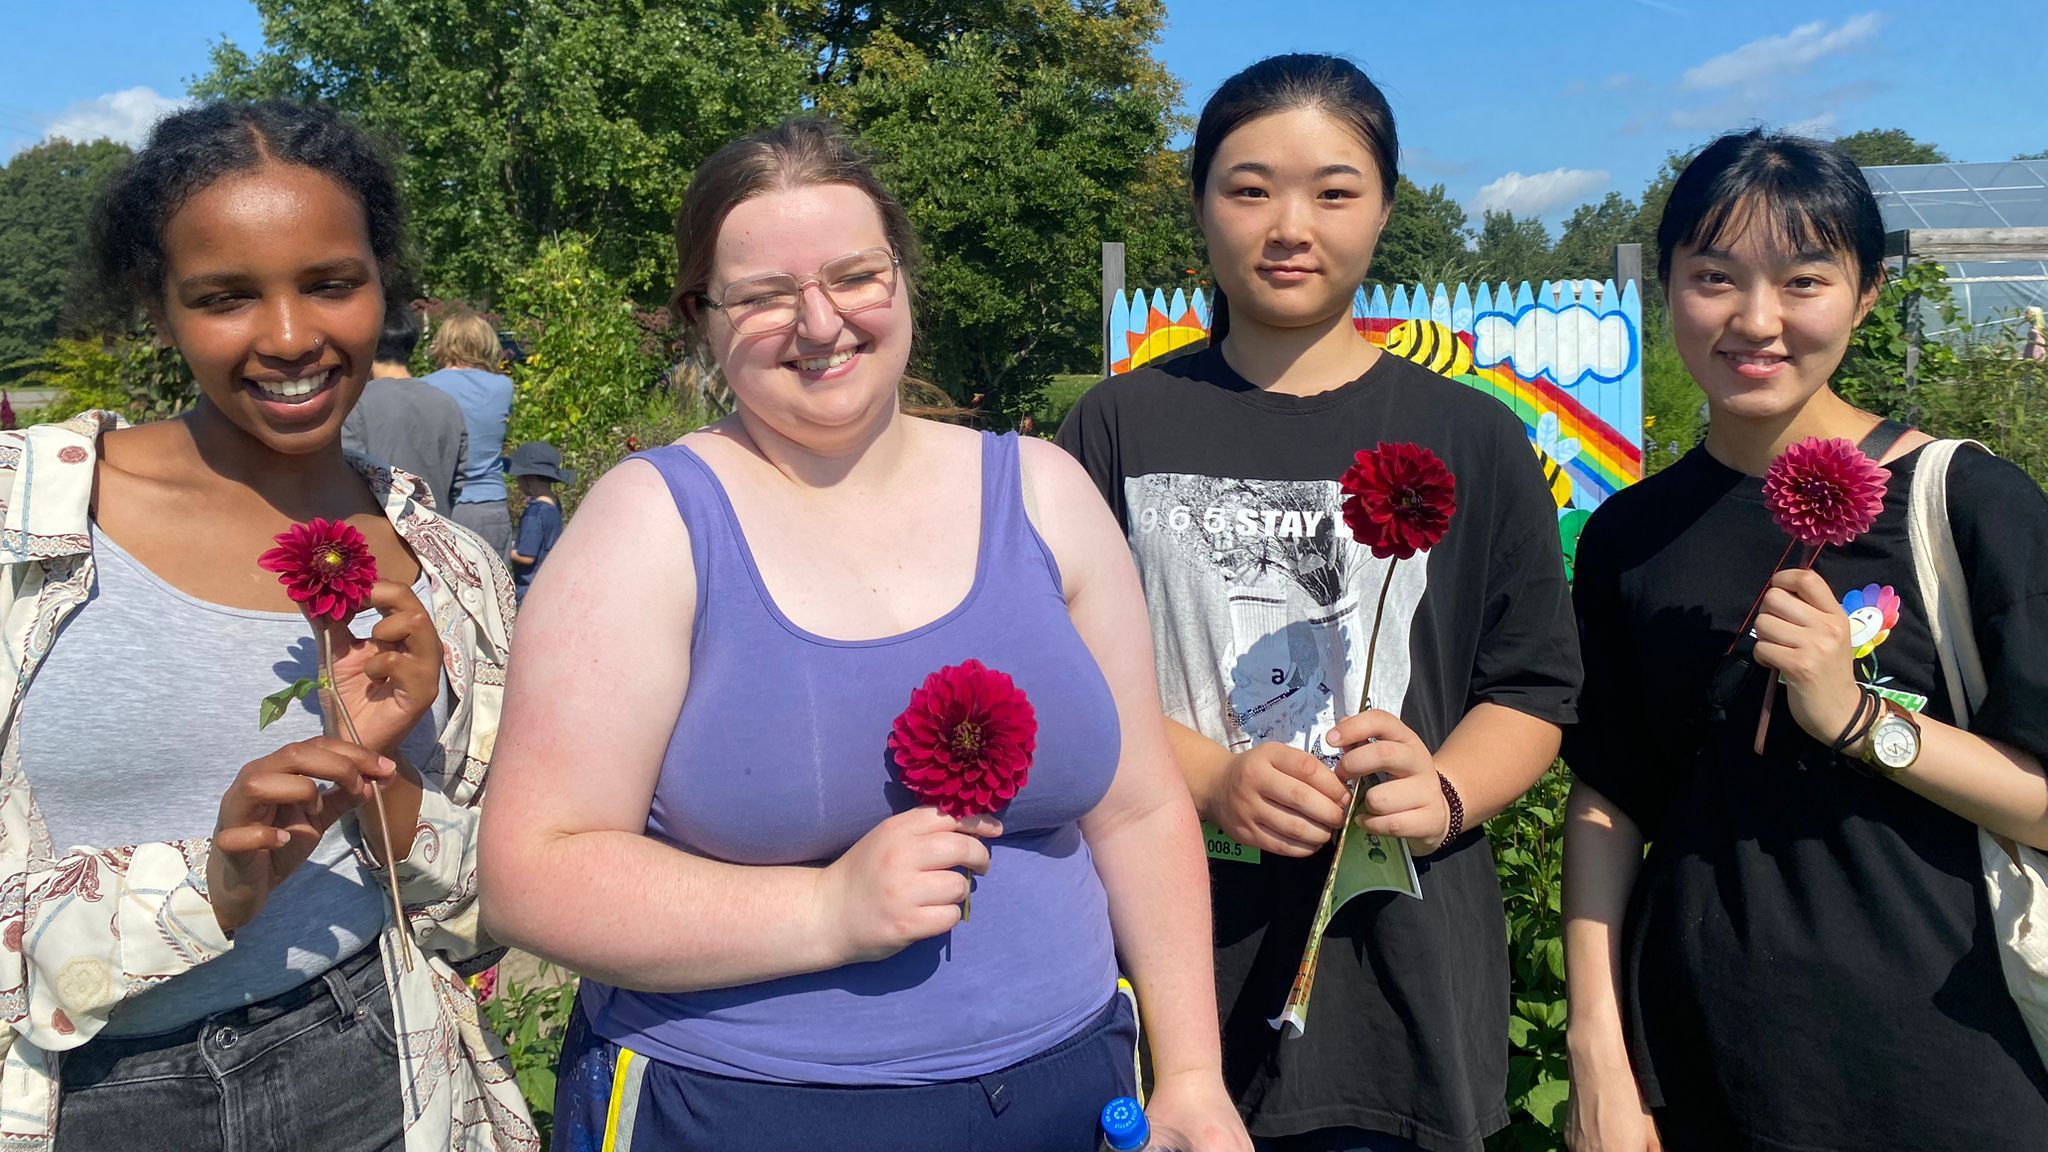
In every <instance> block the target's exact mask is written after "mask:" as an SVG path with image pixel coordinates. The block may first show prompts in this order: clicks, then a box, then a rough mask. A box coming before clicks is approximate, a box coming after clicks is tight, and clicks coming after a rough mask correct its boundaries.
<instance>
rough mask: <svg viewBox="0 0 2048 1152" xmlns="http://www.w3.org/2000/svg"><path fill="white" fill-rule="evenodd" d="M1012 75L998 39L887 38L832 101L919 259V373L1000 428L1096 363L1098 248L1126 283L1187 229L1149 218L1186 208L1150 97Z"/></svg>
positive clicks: (1045, 69)
mask: <svg viewBox="0 0 2048 1152" xmlns="http://www.w3.org/2000/svg"><path fill="white" fill-rule="evenodd" d="M1145 47H1146V45H1145V44H1142V43H1141V44H1138V45H1135V46H1134V48H1135V49H1136V50H1137V53H1138V54H1139V55H1143V49H1144V48H1145ZM1147 58H1148V59H1149V57H1147ZM1014 65H1015V55H1014V53H1013V52H1012V51H1011V50H1010V49H1008V48H1006V47H1005V46H1004V44H1003V42H1002V41H1001V39H1000V38H991V37H985V36H982V35H979V34H973V35H967V36H962V37H959V38H957V39H954V40H952V41H949V42H947V44H946V45H944V48H943V50H942V51H941V52H940V53H939V54H938V55H936V56H934V55H928V54H927V53H925V52H924V51H922V50H920V49H919V48H917V47H916V46H914V45H912V44H910V43H909V42H907V41H904V40H900V39H897V38H895V37H894V36H892V35H890V34H889V33H887V32H886V31H885V32H883V33H880V34H878V35H877V36H876V37H875V38H874V39H873V40H872V41H870V43H869V44H868V46H867V47H866V48H865V49H864V50H863V52H862V60H861V78H860V79H859V80H858V81H857V82H856V83H855V84H854V85H853V86H852V87H851V88H849V89H847V90H846V91H844V92H843V93H840V94H839V95H838V96H837V97H836V99H835V106H836V108H837V109H838V110H839V111H840V112H841V113H842V114H843V115H844V116H845V118H846V119H847V120H848V121H849V122H850V123H851V124H852V125H853V126H855V127H856V128H857V129H858V130H859V132H860V134H861V136H862V138H863V139H864V140H865V141H866V142H867V144H868V145H869V146H870V147H871V148H872V149H873V150H874V151H875V152H876V153H877V154H878V155H879V156H880V158H881V164H880V167H881V175H882V178H883V180H884V182H885V183H887V184H888V185H889V187H890V188H891V189H892V190H893V191H894V192H895V193H896V195H897V196H898V197H899V198H900V199H901V200H902V201H903V203H904V205H905V207H906V208H907V209H908V210H909V212H910V214H911V217H912V219H913V221H914V222H915V223H916V225H917V229H918V234H919V236H920V238H921V239H922V240H923V241H924V244H925V247H926V250H927V256H928V257H929V258H928V259H927V261H926V266H925V269H924V273H923V276H922V279H921V283H920V285H919V291H920V295H921V297H922V307H921V311H920V317H921V325H922V328H923V333H924V336H925V344H924V352H923V355H922V356H921V358H920V359H921V365H920V366H921V367H922V368H923V369H924V371H925V372H926V374H927V375H929V376H930V377H931V379H932V380H933V382H934V383H936V384H938V385H940V386H941V387H943V388H945V389H946V390H947V391H949V392H951V393H952V394H953V395H954V396H956V397H967V396H971V395H973V394H974V393H982V394H983V395H984V397H985V401H984V402H985V404H986V405H987V406H988V407H989V408H991V409H992V410H994V411H997V412H1002V413H1006V414H1008V413H1015V412H1017V411H1021V410H1024V409H1026V408H1027V407H1028V406H1029V404H1030V403H1031V401H1032V399H1033V398H1034V396H1035V394H1036V393H1037V392H1038V391H1039V390H1040V389H1041V388H1042V387H1043V386H1044V384H1045V383H1046V381H1048V380H1049V379H1050V378H1051V377H1052V376H1053V374H1055V373H1058V372H1063V371H1068V370H1070V369H1072V368H1074V367H1082V366H1091V365H1093V364H1094V363H1095V362H1096V358H1097V356H1098V354H1099V348H1098V344H1099V340H1100V336H1099V334H1098V326H1097V316H1098V315H1099V312H1100V308H1101V305H1100V279H1099V274H1098V271H1097V268H1098V262H1099V257H1100V244H1101V242H1102V241H1103V240H1106V239H1115V238H1124V239H1125V240H1126V242H1127V243H1131V244H1133V245H1134V246H1136V247H1138V248H1139V251H1138V252H1137V253H1136V254H1135V255H1134V256H1133V258H1132V259H1131V264H1132V265H1133V267H1137V268H1145V267H1148V266H1151V265H1152V264H1153V263H1155V262H1156V259H1157V258H1156V257H1151V256H1148V255H1147V254H1146V252H1145V250H1144V249H1145V247H1146V246H1147V245H1148V244H1156V245H1160V246H1168V247H1170V246H1171V245H1172V244H1178V245H1179V246H1180V247H1179V248H1176V249H1173V251H1174V252H1176V253H1178V252H1184V251H1186V250H1187V243H1188V242H1187V240H1186V238H1185V237H1186V233H1185V229H1184V227H1176V228H1174V229H1173V230H1174V231H1175V232H1177V233H1179V237H1180V238H1179V239H1174V240H1168V239H1164V238H1162V237H1163V233H1164V232H1165V229H1162V227H1161V223H1162V222H1161V221H1160V220H1159V219H1158V216H1159V213H1158V211H1157V209H1158V208H1159V207H1160V206H1161V205H1162V203H1165V202H1170V201H1172V200H1174V199H1179V200H1180V201H1182V202H1184V201H1185V194H1184V193H1181V192H1177V191H1175V190H1174V184H1175V183H1177V181H1169V180H1168V178H1167V174H1166V172H1165V170H1164V168H1163V166H1162V165H1161V164H1160V163H1159V162H1158V160H1157V158H1158V157H1159V156H1160V155H1161V154H1162V153H1163V152H1164V148H1165V134H1166V130H1167V129H1166V124H1167V119H1166V113H1167V111H1168V107H1169V106H1167V105H1164V104H1163V103H1162V100H1161V93H1162V91H1163V89H1162V88H1161V87H1160V86H1159V85H1156V84H1136V83H1134V84H1128V85H1123V86H1116V87H1109V86H1105V85H1104V84H1103V83H1101V78H1100V77H1090V76H1083V75H1079V74H1077V73H1076V72H1074V71H1073V70H1070V69H1068V68H1066V67H1063V66H1058V65H1054V64H1042V65H1039V66H1035V67H1031V68H1028V69H1022V70H1020V69H1018V68H1017V67H1015V66H1014ZM1182 211H1183V212H1184V211H1185V209H1182ZM1181 219H1182V220H1184V219H1185V218H1184V217H1182V218H1181ZM1189 267H1193V265H1189Z"/></svg>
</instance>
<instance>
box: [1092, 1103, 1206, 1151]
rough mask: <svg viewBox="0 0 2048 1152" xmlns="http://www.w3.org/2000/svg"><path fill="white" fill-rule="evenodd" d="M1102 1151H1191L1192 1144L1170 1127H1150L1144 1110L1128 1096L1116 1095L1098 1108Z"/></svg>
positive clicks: (1192, 1148)
mask: <svg viewBox="0 0 2048 1152" xmlns="http://www.w3.org/2000/svg"><path fill="white" fill-rule="evenodd" d="M1102 1147H1103V1149H1104V1152H1193V1150H1194V1145H1192V1144H1190V1143H1188V1142H1187V1141H1186V1140H1183V1139H1181V1137H1180V1134H1179V1133H1176V1132H1174V1131H1173V1130H1172V1129H1170V1128H1154V1127H1153V1126H1152V1125H1151V1124H1149V1123H1147V1122H1146V1120H1145V1110H1144V1109H1143V1108H1141V1107H1139V1106H1138V1102H1137V1101H1136V1100H1133V1099H1131V1098H1130V1097H1129V1096H1119V1097H1117V1098H1116V1099H1114V1100H1111V1101H1110V1102H1109V1103H1108V1104H1105V1105H1103V1107H1102Z"/></svg>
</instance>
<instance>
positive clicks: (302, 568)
mask: <svg viewBox="0 0 2048 1152" xmlns="http://www.w3.org/2000/svg"><path fill="white" fill-rule="evenodd" d="M256 566H257V567H259V568H261V569H263V570H264V571H266V572H275V573H277V582H278V583H280V584H282V585H284V590H285V592H286V593H287V594H288V595H290V596H291V598H292V599H293V600H294V601H296V602H297V603H298V604H299V606H300V607H301V608H304V609H305V611H306V615H308V616H325V617H327V618H328V619H330V620H334V621H337V622H339V621H342V620H346V619H348V618H349V617H350V616H353V615H355V614H356V612H357V611H358V610H360V609H361V608H362V606H363V605H364V604H365V603H367V602H368V601H369V599H370V586H371V585H373V584H375V583H376V582H377V558H376V557H375V556H372V555H370V542H369V541H368V540H365V539H363V534H362V533H361V532H358V531H356V529H355V526H354V525H352V524H349V523H347V522H345V521H341V520H323V519H321V518H320V517H318V516H315V517H313V519H312V520H311V521H310V522H308V523H305V524H294V525H292V526H291V527H290V528H289V529H287V530H285V531H283V532H280V533H278V534H277V547H275V548H272V549H271V550H270V551H268V552H265V553H264V554H263V555H262V556H261V557H260V558H259V559H258V560H257V561H256Z"/></svg>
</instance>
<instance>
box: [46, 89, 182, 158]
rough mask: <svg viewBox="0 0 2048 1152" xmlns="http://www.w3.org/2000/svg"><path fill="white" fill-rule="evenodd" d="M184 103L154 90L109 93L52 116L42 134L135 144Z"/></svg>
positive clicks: (83, 101) (67, 138)
mask: <svg viewBox="0 0 2048 1152" xmlns="http://www.w3.org/2000/svg"><path fill="white" fill-rule="evenodd" d="M187 103H189V101H187V100H184V99H182V98H179V97H173V96H165V95H163V94H161V93H159V92H158V91H157V90H156V89H154V88H128V89H124V90H122V91H120V92H109V93H107V94H105V95H103V96H95V97H93V98H92V99H90V100H81V101H79V102H78V103H76V104H73V105H72V106H71V107H69V108H66V109H64V110H63V111H62V112H59V113H57V114H56V115H55V116H52V117H51V118H50V120H49V122H48V123H47V124H46V125H44V128H43V135H44V136H45V137H50V136H62V137H63V138H65V139H66V140H74V141H79V142H84V141H87V140H98V139H100V138H101V137H105V138H107V139H110V140H118V141H120V142H121V143H123V144H139V143H141V142H142V138H143V137H144V136H146V135H148V134H149V129H150V126H151V125H153V124H155V123H156V122H157V121H158V120H160V119H162V118H163V117H164V115H165V114H166V113H169V112H174V111H176V110H177V109H179V108H182V107H184V106H185V105H186V104H187Z"/></svg>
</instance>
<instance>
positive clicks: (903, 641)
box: [582, 433, 1120, 1085]
mask: <svg viewBox="0 0 2048 1152" xmlns="http://www.w3.org/2000/svg"><path fill="white" fill-rule="evenodd" d="M639 458H640V459H643V460H645V461H647V462H648V463H650V464H652V465H654V467H655V468H657V469H659V470H660V472H661V475H662V477H663V478H664V479H665V480H666V481H667V482H668V486H669V491H670V492H671V493H672V494H673V495H674V496H675V501H676V507H677V508H678V510H679V511H680V512H681V513H682V517H683V522H684V523H685V524H686V525H687V526H688V528H689V532H690V549H691V552H692V553H693V554H694V558H695V562H696V569H697V613H696V624H695V631H694V635H693V638H692V643H691V650H690V687H689V692H688V694H687V696H686V698H685V699H684V701H683V707H682V711H681V713H680V715H678V717H677V718H676V727H675V732H674V734H673V735H672V736H671V737H670V738H669V745H668V752H667V754H666V755H665V756H664V757H663V759H662V766H661V776H660V778H659V780H658V781H657V782H656V784H655V788H654V803H653V806H652V809H651V811H650V812H649V813H648V817H647V833H648V835H650V836H653V837H655V838H656V839H660V840H664V841H667V842H669V843H671V844H674V845H676V846H678V847H681V848H684V849H687V850H688V851H691V852H695V853H698V854H699V855H703V856H708V857H711V858H713V859H717V860H724V861H728V862H731V863H736V864H754V865H775V864H813V863H825V862H829V861H831V860H833V859H836V858H837V857H838V856H839V855H840V854H841V853H843V852H845V851H846V850H847V849H848V848H850V847H852V846H853V844H854V842H855V841H857V840H859V839H860V838H861V837H862V836H863V835H865V834H866V833H867V832H868V831H869V830H870V829H872V828H873V827H874V826H875V825H876V824H879V823H881V822H882V820H884V819H885V818H887V817H888V816H890V815H891V814H893V813H896V812H902V811H906V810H908V809H909V808H911V807H914V806H915V801H914V800H913V799H912V797H911V796H910V794H909V793H908V792H907V791H905V790H904V788H903V787H902V786H901V785H900V784H898V783H897V782H896V776H895V772H894V769H893V765H892V764H891V762H890V760H889V754H888V748H887V741H888V736H889V728H890V725H891V724H892V723H893V722H894V720H895V719H896V716H897V714H898V713H899V712H901V711H902V710H903V708H904V706H905V705H906V704H908V703H909V702H910V693H911V690H912V689H913V688H915V687H917V686H918V685H919V684H921V683H923V682H924V678H925V677H926V676H927V675H929V674H930V673H932V672H934V671H937V670H938V669H939V668H941V667H944V666H946V665H949V664H958V663H960V662H961V661H963V660H967V659H970V658H973V659H979V660H980V661H982V662H983V663H984V664H987V665H988V666H990V667H991V668H996V669H999V670H1001V671H1003V672H1006V673H1008V674H1009V675H1010V676H1011V677H1013V678H1014V679H1015V680H1016V682H1017V685H1018V686H1019V687H1020V688H1022V689H1023V690H1024V692H1025V693H1026V694H1027V695H1028V696H1029V697H1030V698H1031V702H1032V705H1033V707H1034V708H1035V709H1036V711H1037V714H1038V723H1039V729H1038V751H1037V754H1036V756H1035V758H1034V759H1033V761H1032V765H1031V778H1030V782H1029V783H1028V784H1027V785H1026V786H1025V788H1024V790H1023V791H1022V792H1021V793H1019V794H1018V796H1017V798H1016V799H1015V800H1014V801H1013V802H1012V803H1011V804H1010V806H1009V807H1008V808H1007V809H1005V810H1004V811H1003V812H1001V813H1000V814H999V815H1000V818H1001V820H1002V821H1003V831H1004V835H1003V836H1002V838H1001V839H999V840H996V841H994V842H992V843H991V844H990V846H989V849H990V853H989V854H990V867H989V874H988V875H987V876H986V877H982V878H981V879H979V880H978V881H977V883H976V885H975V891H974V919H973V920H972V921H970V922H969V923H967V924H964V925H961V926H960V927H957V928H955V929H954V930H953V931H952V932H950V933H947V934H946V935H943V936H938V937H935V938H933V939H930V940H925V941H921V942H919V943H916V944H913V945H911V946H910V947H908V948H906V949H904V950H903V951H901V952H899V953H897V954H896V955H894V956H891V957H889V958H888V959H885V960H878V961H874V962H871V963H865V964H853V965H848V966H846V967H842V968H837V969H834V970H832V971H829V972H817V973H812V974H809V975H804V976H791V977H787V978H784V979H779V980H768V981H763V982H761V983H757V984H750V985H746V986H743V987H739V988H721V989H712V990H708V991H701V992H685V993H674V994H656V993H648V992H635V991H629V990H626V989H622V988H615V987H612V986H609V985H604V984H599V983H596V982H595V981H589V980H586V981H584V984H583V994H582V995H583V1000H582V1003H583V1007H584V1010H585V1012H586V1013H587V1014H588V1016H589V1018H590V1021H591V1026H592V1028H593V1030H594V1031H596V1033H597V1034H598V1035H600V1036H603V1037H605V1038H606V1039H608V1040H611V1041H613V1042H614V1043H617V1044H620V1045H623V1046H625V1047H627V1048H630V1049H632V1050H634V1051H636V1052H639V1053H641V1054H643V1055H646V1056H652V1057H654V1058H655V1059H658V1060H663V1061H667V1062H669V1063H672V1064H677V1065H680V1066H682V1067H685V1068H692V1069H696V1070H698V1071H702V1072H712V1073H717V1074H720V1075H726V1076H735V1077H740V1078H744V1079H751V1080H771V1081H783V1082H793V1083H810V1084H840V1085H881V1084H920V1083H933V1082H937V1081H942V1080H957V1079H963V1078H966V1077H971V1076H979V1075H983V1074H985V1073H988V1072H993V1071H996V1070H997V1069H1000V1068H1005V1067H1008V1066H1009V1065H1011V1064H1015V1063H1017V1062H1018V1061H1020V1060H1023V1059H1025V1058H1027V1057H1029V1056H1032V1055H1034V1054H1036V1053H1038V1052H1041V1051H1043V1050H1044V1049H1046V1048H1048V1047H1050V1046H1052V1045H1054V1044H1056V1043H1058V1042H1059V1041H1061V1040H1063V1039H1065V1038H1066V1037H1068V1036H1070V1035H1072V1034H1073V1033H1074V1032H1076V1031H1078V1030H1079V1029H1080V1028H1081V1026H1082V1025H1084V1024H1085V1023H1086V1022H1087V1021H1088V1020H1089V1019H1090V1018H1092V1017H1093V1016H1094V1015H1095V1014H1096V1013H1097V1012H1099V1011H1100V1010H1101V1009H1102V1006H1103V1005H1104V1004H1106V1003H1107V1002H1108V1000H1109V998H1110V996H1111V995H1113V994H1114V992H1115V984H1116V976H1117V969H1116V957H1115V950H1114V947H1113V945H1112V942H1111V939H1110V928H1109V908H1108V898H1107V896H1106V895H1105V893H1104V892H1103V888H1102V881H1101V880H1100V878H1098V877H1097V876H1096V874H1095V865H1094V861H1093V859H1092V858H1091V857H1090V855H1089V852H1088V845H1087V843H1086V842H1085V841H1084V840H1083V839H1082V838H1081V831H1080V828H1079V826H1078V825H1077V823H1076V822H1077V821H1078V820H1079V819H1080V818H1081V817H1082V816H1084V815H1086V814H1087V813H1088V812H1089V811H1090V810H1091V809H1093V808H1094V807H1095V805H1096V804H1097V803H1099V802H1100V801H1101V799H1102V797H1103V795H1104V794H1105V793H1106V792H1107V791H1108V790H1109V784H1110V780H1111V778H1112V777H1113V776H1114V775H1115V773H1116V765H1117V758H1118V753H1119V745H1120V731H1119V728H1118V723H1117V715H1116V704H1115V701H1114V700H1113V699H1112V697H1111V696H1110V693H1109V686H1108V684H1107V683H1105V682H1104V680H1103V677H1102V672H1101V669H1100V668H1098V667H1097V666H1096V663H1095V659H1094V657H1093V656H1092V655H1091V654H1090V653H1089V651H1088V648H1087V646H1086V645H1085V644H1083V643H1082V640H1081V637H1080V635H1079V634H1078V633H1077V632H1075V631H1074V627H1073V623H1072V622H1071V621H1070V620H1069V618H1068V616H1067V606H1066V600H1065V596H1064V594H1063V593H1062V591H1061V585H1060V578H1059V571H1058V568H1057V566H1056V565H1055V564H1054V562H1053V557H1052V552H1051V551H1050V550H1049V549H1048V548H1047V547H1046V545H1045V542H1044V540H1042V539H1041V538H1040V537H1039V535H1038V533H1037V531H1036V530H1034V529H1033V528H1032V526H1031V523H1030V521H1029V520H1028V519H1027V518H1026V516H1025V513H1024V505H1023V500H1022V489H1021V486H1020V477H1019V475H1018V464H1017V440H1016V437H1015V436H1014V435H1012V436H1003V437H1001V438H998V437H995V436H990V435H987V434H986V433H984V434H983V436H982V451H981V469H982V471H981V476H982V480H981V543H980V550H979V553H978V556H977V560H976V567H975V575H974V585H973V587H972V588H971V589H969V591H968V593H967V596H966V599H964V600H962V601H961V602H960V604H959V605H958V606H957V607H955V608H954V609H953V610H952V611H950V612H947V613H946V614H945V615H943V616H941V617H939V618H938V619H937V620H934V621H932V622H931V623H929V624H926V625H924V626H923V627H921V628H917V629H915V630H913V631H910V632H906V633H903V634H902V635H898V636H889V637H885V638H882V639H878V640H851V641H849V640H832V639H827V638H825V637H822V636H817V635H814V634H812V633H810V632H806V631H804V630H803V629H802V628H799V627H798V626H797V625H795V624H794V623H792V622H791V621H790V620H789V619H788V618H787V617H785V616H784V615H783V614H782V612H781V610H780V609H778V608H777V607H776V606H775V602H774V601H773V600H772V599H771V598H770V597H769V594H768V589H767V587H766V585H764V584H763V583H762V581H761V575H760V571H759V569H757V568H756V567H755V566H754V557H753V553H752V552H751V551H749V549H748V547H747V542H746V538H745V537H744V535H742V533H741V531H740V526H739V523H738V521H737V519H736V518H735V517H734V515H733V510H732V504H731V502H730V500H728V499H727V497H726V493H725V489H724V488H723V487H722V486H721V485H720V484H719V482H718V479H717V477H716V476H714V475H713V474H712V472H711V470H710V468H709V467H707V466H706V465H705V463H704V461H703V460H702V459H700V458H699V457H698V456H697V455H696V454H695V453H693V452H691V451H690V450H689V449H687V448H682V447H677V446H671V447H667V448H661V449H656V450H655V451H652V452H646V453H643V454H641V455H640V457H639Z"/></svg>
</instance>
